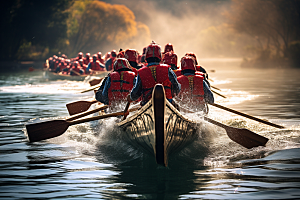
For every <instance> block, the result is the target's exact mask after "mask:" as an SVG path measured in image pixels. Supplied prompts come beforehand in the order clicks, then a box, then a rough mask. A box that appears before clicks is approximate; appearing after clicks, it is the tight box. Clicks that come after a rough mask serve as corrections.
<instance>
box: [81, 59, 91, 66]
mask: <svg viewBox="0 0 300 200" xmlns="http://www.w3.org/2000/svg"><path fill="white" fill-rule="evenodd" d="M82 60H83V63H84V64H85V65H88V64H89V62H90V57H85V58H83V59H82Z"/></svg>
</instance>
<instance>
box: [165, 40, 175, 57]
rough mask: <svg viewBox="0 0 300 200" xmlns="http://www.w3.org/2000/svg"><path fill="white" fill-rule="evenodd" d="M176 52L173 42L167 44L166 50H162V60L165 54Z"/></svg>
mask: <svg viewBox="0 0 300 200" xmlns="http://www.w3.org/2000/svg"><path fill="white" fill-rule="evenodd" d="M171 51H172V52H174V48H173V45H172V44H171V43H168V44H166V45H165V50H164V52H162V60H163V59H164V57H165V54H166V53H168V52H171Z"/></svg>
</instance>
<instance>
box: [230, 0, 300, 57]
mask: <svg viewBox="0 0 300 200" xmlns="http://www.w3.org/2000/svg"><path fill="white" fill-rule="evenodd" d="M299 14H300V1H298V0H264V1H262V0H243V1H240V0H233V5H232V10H231V11H230V12H228V13H227V17H228V18H229V19H230V23H231V25H232V27H233V28H234V29H235V30H236V31H238V32H240V33H245V34H248V35H250V36H252V37H254V38H255V39H256V40H257V42H258V44H259V48H260V52H261V53H262V54H263V53H266V52H269V53H268V55H269V56H271V55H272V54H273V56H275V57H280V56H284V57H288V52H289V51H288V49H289V45H290V44H291V42H293V41H295V40H299V35H300V26H299V25H300V24H299V20H300V16H299Z"/></svg>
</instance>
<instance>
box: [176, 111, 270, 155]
mask: <svg viewBox="0 0 300 200" xmlns="http://www.w3.org/2000/svg"><path fill="white" fill-rule="evenodd" d="M180 109H182V110H184V111H185V112H189V113H194V112H192V111H189V110H187V109H184V108H180ZM204 120H206V121H208V122H210V123H212V124H214V125H217V126H219V127H222V128H224V129H225V131H226V133H227V135H228V137H229V138H230V139H231V140H232V141H234V142H236V143H238V144H240V145H242V146H243V147H245V148H248V149H251V148H253V147H258V146H265V144H266V143H267V142H268V140H269V139H268V138H266V137H263V136H261V135H258V134H256V133H254V132H252V131H250V130H248V129H245V128H235V127H231V126H227V125H225V124H222V123H220V122H217V121H215V120H213V119H210V118H208V117H204Z"/></svg>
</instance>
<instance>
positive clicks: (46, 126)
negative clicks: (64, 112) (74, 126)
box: [26, 120, 70, 142]
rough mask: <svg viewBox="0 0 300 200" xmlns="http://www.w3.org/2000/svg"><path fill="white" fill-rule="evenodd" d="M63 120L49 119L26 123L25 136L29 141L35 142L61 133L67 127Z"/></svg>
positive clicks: (67, 124)
mask: <svg viewBox="0 0 300 200" xmlns="http://www.w3.org/2000/svg"><path fill="white" fill-rule="evenodd" d="M69 125H70V124H69V122H67V121H65V120H51V121H44V122H39V123H32V124H26V130H27V136H28V139H29V141H30V142H37V141H41V140H46V139H49V138H54V137H57V136H59V135H61V134H63V133H64V132H65V131H66V130H67V129H68V127H69Z"/></svg>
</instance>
